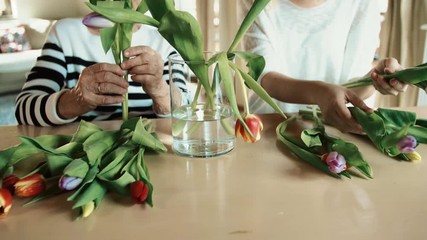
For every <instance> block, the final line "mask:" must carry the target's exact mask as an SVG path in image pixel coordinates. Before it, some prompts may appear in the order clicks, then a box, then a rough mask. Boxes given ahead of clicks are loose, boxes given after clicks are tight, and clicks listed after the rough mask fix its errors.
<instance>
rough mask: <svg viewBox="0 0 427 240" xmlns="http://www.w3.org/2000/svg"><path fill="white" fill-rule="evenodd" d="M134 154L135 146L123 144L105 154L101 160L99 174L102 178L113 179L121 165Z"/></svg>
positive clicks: (119, 170)
mask: <svg viewBox="0 0 427 240" xmlns="http://www.w3.org/2000/svg"><path fill="white" fill-rule="evenodd" d="M134 156H135V147H134V146H131V145H123V146H120V147H118V148H117V149H115V150H114V151H112V152H111V153H109V154H108V155H106V156H105V159H103V161H102V162H101V171H100V172H99V176H101V177H102V178H103V179H113V178H115V177H116V176H118V174H119V173H120V172H121V170H122V168H123V166H125V165H126V164H127V162H128V161H131V160H132V158H134Z"/></svg>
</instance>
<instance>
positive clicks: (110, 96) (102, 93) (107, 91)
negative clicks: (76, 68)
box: [72, 63, 129, 111]
mask: <svg viewBox="0 0 427 240" xmlns="http://www.w3.org/2000/svg"><path fill="white" fill-rule="evenodd" d="M124 74H125V72H124V71H123V70H122V69H121V68H120V67H119V66H117V65H116V64H109V63H97V64H94V65H91V66H89V67H87V68H85V69H84V70H83V72H82V73H81V75H80V78H79V80H78V82H77V85H76V86H75V87H74V88H73V90H72V92H73V93H74V95H76V96H77V100H78V102H79V103H80V104H79V105H80V106H85V107H86V108H87V109H86V111H90V110H94V109H95V108H96V107H97V106H100V105H109V104H115V103H121V102H123V100H124V98H123V94H125V93H126V92H127V89H128V86H129V83H128V82H127V81H126V80H125V79H124V78H123V76H124Z"/></svg>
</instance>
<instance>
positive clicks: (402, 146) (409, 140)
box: [396, 135, 417, 153]
mask: <svg viewBox="0 0 427 240" xmlns="http://www.w3.org/2000/svg"><path fill="white" fill-rule="evenodd" d="M396 146H397V148H398V149H399V151H400V152H401V153H411V152H413V151H415V147H416V146H417V139H416V138H415V137H413V136H411V135H407V136H405V137H403V138H402V139H401V140H400V141H399V142H398V143H397V145H396Z"/></svg>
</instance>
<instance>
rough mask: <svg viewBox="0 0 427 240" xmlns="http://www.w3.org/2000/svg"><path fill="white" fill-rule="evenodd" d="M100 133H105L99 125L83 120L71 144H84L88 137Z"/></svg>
mask: <svg viewBox="0 0 427 240" xmlns="http://www.w3.org/2000/svg"><path fill="white" fill-rule="evenodd" d="M100 131H103V129H102V128H100V127H98V126H97V125H95V124H93V123H90V122H86V121H84V120H81V121H80V124H79V127H78V128H77V131H76V132H75V133H74V135H73V137H72V139H71V142H80V143H83V142H84V141H86V139H87V138H88V137H90V136H92V135H93V134H94V133H96V132H100Z"/></svg>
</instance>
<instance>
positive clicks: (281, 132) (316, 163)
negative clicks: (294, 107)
mask: <svg viewBox="0 0 427 240" xmlns="http://www.w3.org/2000/svg"><path fill="white" fill-rule="evenodd" d="M293 120H295V118H289V119H288V120H286V121H283V122H282V123H280V124H279V125H278V126H277V128H276V135H277V138H278V139H279V140H280V141H282V142H283V143H284V144H285V145H286V146H287V147H288V148H289V149H290V150H291V151H292V152H293V153H294V154H295V155H296V156H297V157H298V158H300V159H301V160H303V161H305V162H307V163H308V164H310V165H312V166H313V167H315V168H317V169H319V170H321V171H323V172H325V173H327V174H329V175H331V176H333V177H335V178H340V175H338V174H335V173H333V172H331V171H330V170H329V168H328V166H327V165H326V164H325V163H323V162H322V159H321V158H320V157H319V156H317V155H315V154H313V153H311V152H309V151H307V150H305V149H303V148H301V147H299V146H298V145H295V144H293V143H292V141H290V140H288V139H290V138H292V137H290V136H287V135H286V127H287V125H288V123H289V122H290V121H293Z"/></svg>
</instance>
